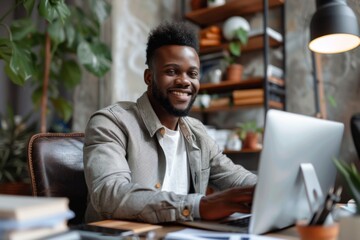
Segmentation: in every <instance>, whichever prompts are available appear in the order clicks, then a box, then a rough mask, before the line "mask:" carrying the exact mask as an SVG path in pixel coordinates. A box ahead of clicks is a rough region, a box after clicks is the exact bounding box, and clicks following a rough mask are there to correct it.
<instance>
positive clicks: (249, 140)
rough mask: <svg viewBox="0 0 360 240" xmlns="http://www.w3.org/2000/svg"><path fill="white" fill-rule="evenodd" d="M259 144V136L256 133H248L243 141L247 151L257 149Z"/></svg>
mask: <svg viewBox="0 0 360 240" xmlns="http://www.w3.org/2000/svg"><path fill="white" fill-rule="evenodd" d="M258 143H259V134H258V133H255V132H248V133H247V134H246V137H245V139H244V141H243V147H244V148H247V149H257V148H258Z"/></svg>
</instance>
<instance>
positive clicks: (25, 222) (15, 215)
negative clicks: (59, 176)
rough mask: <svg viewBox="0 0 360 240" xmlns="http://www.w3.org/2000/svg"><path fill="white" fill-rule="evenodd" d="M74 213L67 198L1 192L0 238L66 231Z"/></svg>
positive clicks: (28, 236)
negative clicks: (3, 193) (68, 221)
mask: <svg viewBox="0 0 360 240" xmlns="http://www.w3.org/2000/svg"><path fill="white" fill-rule="evenodd" d="M73 216H74V213H73V212H72V211H71V210H69V207H68V199H67V198H50V197H31V196H13V195H1V194H0V239H9V240H17V239H19V240H20V239H21V240H27V239H40V238H46V236H51V235H53V234H56V233H60V232H64V231H66V230H67V229H68V227H67V220H68V219H70V218H72V217H73Z"/></svg>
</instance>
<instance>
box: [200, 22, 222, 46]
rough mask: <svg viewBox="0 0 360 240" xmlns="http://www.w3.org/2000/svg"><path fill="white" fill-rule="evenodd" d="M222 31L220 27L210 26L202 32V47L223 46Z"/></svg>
mask: <svg viewBox="0 0 360 240" xmlns="http://www.w3.org/2000/svg"><path fill="white" fill-rule="evenodd" d="M221 38H222V35H221V29H220V27H218V26H215V25H214V26H209V27H207V28H204V29H202V30H201V31H200V47H211V46H220V45H221Z"/></svg>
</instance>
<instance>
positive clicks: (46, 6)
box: [39, 0, 70, 23]
mask: <svg viewBox="0 0 360 240" xmlns="http://www.w3.org/2000/svg"><path fill="white" fill-rule="evenodd" d="M39 13H40V15H41V16H43V17H44V18H45V19H46V20H48V21H49V22H52V21H54V20H55V19H57V18H59V19H60V21H61V22H62V23H65V20H66V18H67V17H69V16H70V10H69V8H68V7H67V5H66V4H65V2H64V0H57V1H54V0H40V4H39Z"/></svg>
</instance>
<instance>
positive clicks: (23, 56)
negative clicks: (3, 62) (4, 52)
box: [10, 42, 34, 81]
mask: <svg viewBox="0 0 360 240" xmlns="http://www.w3.org/2000/svg"><path fill="white" fill-rule="evenodd" d="M11 45H12V56H11V59H10V68H11V70H12V72H14V73H15V74H16V75H19V76H20V77H21V78H23V79H24V81H26V80H28V79H29V78H30V77H31V76H32V74H33V73H34V66H33V63H32V58H31V52H30V51H29V50H27V49H24V48H22V47H19V46H17V44H16V43H14V42H12V44H11Z"/></svg>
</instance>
